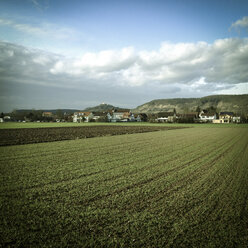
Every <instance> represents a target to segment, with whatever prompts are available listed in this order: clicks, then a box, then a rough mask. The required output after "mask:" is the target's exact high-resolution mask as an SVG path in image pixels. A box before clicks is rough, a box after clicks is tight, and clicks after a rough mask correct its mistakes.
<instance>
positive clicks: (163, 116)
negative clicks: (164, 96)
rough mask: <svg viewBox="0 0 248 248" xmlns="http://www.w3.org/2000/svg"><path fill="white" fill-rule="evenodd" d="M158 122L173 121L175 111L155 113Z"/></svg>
mask: <svg viewBox="0 0 248 248" xmlns="http://www.w3.org/2000/svg"><path fill="white" fill-rule="evenodd" d="M157 116H158V118H157V121H158V122H174V120H175V119H176V113H175V112H160V113H158V114H157Z"/></svg>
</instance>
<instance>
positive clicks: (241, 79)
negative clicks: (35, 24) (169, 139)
mask: <svg viewBox="0 0 248 248" xmlns="http://www.w3.org/2000/svg"><path fill="white" fill-rule="evenodd" d="M247 64H248V39H222V40H216V41H215V42H214V43H213V44H207V43H205V42H198V43H178V44H172V43H168V42H164V43H162V44H161V47H160V49H159V50H157V51H155V50H154V51H136V50H135V49H134V48H133V47H127V48H123V49H120V50H108V51H101V52H98V53H85V54H83V55H82V56H81V57H79V58H67V57H64V56H62V55H57V54H52V53H48V52H44V51H41V50H36V49H29V48H27V47H23V46H19V45H15V44H10V43H6V42H1V43H0V72H1V79H0V80H1V88H3V84H5V91H6V90H7V88H8V85H9V86H11V84H19V85H24V84H28V85H29V90H30V91H32V87H34V86H39V87H40V86H44V87H47V88H48V89H49V90H50V91H54V92H55V91H57V92H58V88H60V89H65V88H66V89H71V90H74V91H75V92H76V91H81V92H82V94H83V95H84V94H85V93H86V92H87V95H88V96H87V97H86V98H87V99H88V100H87V101H86V104H87V102H88V103H92V104H94V103H95V104H98V103H100V102H99V101H100V100H104V97H102V98H101V99H99V100H98V99H96V98H95V97H94V95H99V96H100V95H101V94H102V95H104V96H105V99H108V100H109V101H111V95H112V101H111V102H118V103H119V104H122V105H125V106H129V107H135V106H136V105H139V104H142V103H143V102H144V101H143V102H142V101H140V99H142V98H143V97H144V99H145V100H146V99H147V100H148V98H147V96H146V97H145V92H146V91H149V95H150V97H153V96H154V97H155V96H159V97H161V96H162V95H163V96H164V97H171V96H172V95H173V96H174V97H176V96H177V97H186V96H187V95H192V93H193V92H194V93H195V94H197V93H198V94H199V93H200V95H202V94H203V93H205V94H217V93H220V92H221V91H223V90H227V89H231V88H235V85H239V86H240V85H242V84H244V86H246V87H247V82H248V80H247V79H248V70H247ZM236 88H237V87H236ZM94 91H95V92H96V93H94ZM119 91H122V94H120V92H119ZM97 92H98V93H97ZM131 92H132V93H131ZM12 93H13V94H17V92H13V90H12ZM71 94H72V95H68V98H69V99H73V93H71ZM31 95H32V94H31ZM128 95H132V96H133V97H135V99H136V101H132V100H130V99H129V98H128ZM139 96H140V97H139ZM19 97H20V96H19ZM13 98H14V96H13ZM86 98H85V99H86ZM117 98H118V101H117ZM155 98H156V97H155ZM157 98H158V97H157ZM92 99H94V100H93V101H92ZM1 100H2V101H4V102H6V94H5V92H4V91H2V93H1ZM75 100H76V99H75ZM125 102H126V104H125ZM130 105H132V106H130ZM70 106H71V107H72V105H71V104H70ZM64 107H65V106H64ZM73 107H78V108H80V107H81V106H79V104H78V105H76V106H75V105H73ZM85 107H86V106H85Z"/></svg>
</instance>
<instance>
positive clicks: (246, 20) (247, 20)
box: [231, 16, 248, 28]
mask: <svg viewBox="0 0 248 248" xmlns="http://www.w3.org/2000/svg"><path fill="white" fill-rule="evenodd" d="M239 27H242V28H248V16H244V17H243V18H242V19H239V20H237V21H236V22H234V23H233V24H232V25H231V28H239Z"/></svg>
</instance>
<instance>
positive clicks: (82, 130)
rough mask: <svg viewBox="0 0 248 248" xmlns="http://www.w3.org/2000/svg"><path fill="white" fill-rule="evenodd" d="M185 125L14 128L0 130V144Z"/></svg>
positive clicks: (156, 129) (124, 132) (90, 136)
mask: <svg viewBox="0 0 248 248" xmlns="http://www.w3.org/2000/svg"><path fill="white" fill-rule="evenodd" d="M181 128H185V127H168V126H167V127H163V126H156V127H151V126H86V127H52V128H22V129H21V128H16V129H1V130H0V146H9V145H22V144H32V143H42V142H52V141H61V140H74V139H83V138H93V137H100V136H112V135H122V134H133V133H145V132H155V131H161V130H172V129H181Z"/></svg>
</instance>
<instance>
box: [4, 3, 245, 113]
mask: <svg viewBox="0 0 248 248" xmlns="http://www.w3.org/2000/svg"><path fill="white" fill-rule="evenodd" d="M247 13H248V2H247V1H246V0H243V1H238V0H236V1H230V0H225V1H221V0H218V1H210V0H208V1H199V0H198V1H196V0H188V1H176V0H174V1H167V0H164V1H156V0H153V1H146V0H143V1H141V0H140V1H139V0H136V1H135V0H133V1H129V0H126V1H117V0H116V1H113V0H112V1H108V0H102V1H101V0H98V1H96V0H91V1H62V0H60V1H58V0H2V1H0V42H1V46H0V49H1V51H2V55H0V56H1V57H0V73H1V74H2V76H1V74H0V90H1V93H0V103H1V106H3V107H2V111H10V110H11V109H12V108H60V107H61V108H62V107H67V108H79V109H82V108H84V107H88V106H89V105H97V104H98V103H100V102H109V103H111V104H114V105H121V106H123V107H130V108H132V107H136V106H137V105H140V104H143V103H144V102H146V101H149V100H153V99H156V98H173V97H197V96H199V97H200V96H205V95H210V94H224V93H225V94H231V93H236V94H242V93H243V94H245V93H246V94H247V93H248V83H247V82H248V77H247V76H248V75H247V73H246V69H245V66H244V62H247V59H248V48H247V47H248V45H247V43H248V41H247V33H248V17H247V15H248V14H247ZM215 56H217V57H215ZM215 58H217V59H215ZM7 68H8V69H7ZM37 88H38V89H39V90H38V91H37ZM23 89H25V90H23ZM68 89H70V90H68ZM120 91H121V92H120ZM24 92H25V94H24ZM27 92H28V93H29V94H28V95H29V96H28V97H27ZM37 92H42V94H39V95H38V94H37ZM48 92H49V93H48ZM58 92H60V93H59V94H60V95H64V94H65V93H67V96H68V97H67V98H68V100H67V101H61V100H60V99H61V97H60V98H58V99H56V94H58ZM78 92H84V95H86V96H85V97H84V99H82V98H81V97H80V96H81V94H83V93H81V94H80V93H78ZM110 92H111V94H110ZM37 98H39V103H36V102H35V99H37ZM10 99H12V100H10ZM55 99H56V100H55ZM127 99H128V100H127Z"/></svg>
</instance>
